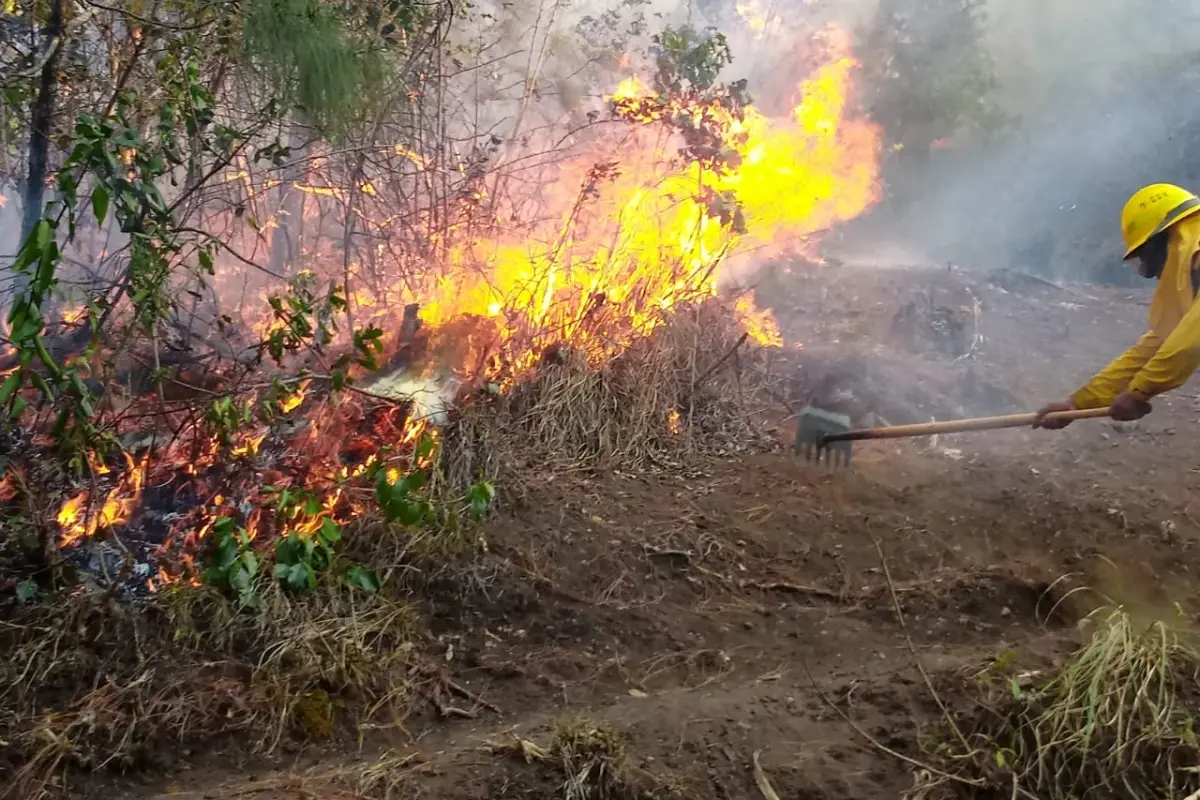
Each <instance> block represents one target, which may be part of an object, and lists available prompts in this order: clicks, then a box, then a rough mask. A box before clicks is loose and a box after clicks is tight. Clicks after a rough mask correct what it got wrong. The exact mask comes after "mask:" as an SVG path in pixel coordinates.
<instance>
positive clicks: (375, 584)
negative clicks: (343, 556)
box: [346, 564, 380, 594]
mask: <svg viewBox="0 0 1200 800" xmlns="http://www.w3.org/2000/svg"><path fill="white" fill-rule="evenodd" d="M346 583H347V584H349V585H350V586H353V587H354V588H356V589H362V590H363V591H364V592H369V593H371V594H374V593H376V592H378V591H379V588H380V583H379V576H378V575H376V574H375V573H374V572H372V571H371V570H369V569H367V568H366V567H363V566H360V565H358V564H355V565H354V566H352V567H350V569H348V570H346Z"/></svg>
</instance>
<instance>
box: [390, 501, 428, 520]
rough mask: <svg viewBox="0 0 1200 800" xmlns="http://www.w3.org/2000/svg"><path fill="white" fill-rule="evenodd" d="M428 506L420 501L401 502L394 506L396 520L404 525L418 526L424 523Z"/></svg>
mask: <svg viewBox="0 0 1200 800" xmlns="http://www.w3.org/2000/svg"><path fill="white" fill-rule="evenodd" d="M428 513H429V505H428V504H427V503H425V502H424V501H421V500H402V501H400V502H399V503H397V504H396V506H395V518H396V520H398V521H400V522H402V523H404V524H405V525H418V524H420V523H421V522H424V521H425V518H426V516H427V515H428Z"/></svg>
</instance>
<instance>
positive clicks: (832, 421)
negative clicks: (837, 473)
mask: <svg viewBox="0 0 1200 800" xmlns="http://www.w3.org/2000/svg"><path fill="white" fill-rule="evenodd" d="M848 430H850V418H849V417H848V416H846V415H845V414H835V413H833V412H832V411H822V410H821V409H819V408H806V409H804V410H803V411H801V412H800V418H799V421H798V422H797V425H796V451H795V452H796V455H797V456H799V457H801V458H804V459H805V460H807V461H816V462H818V463H819V462H821V461H822V460H824V461H825V463H827V464H830V465H831V466H843V467H844V466H848V465H849V464H850V442H830V441H828V437H829V436H832V435H834V434H837V433H845V432H846V431H848Z"/></svg>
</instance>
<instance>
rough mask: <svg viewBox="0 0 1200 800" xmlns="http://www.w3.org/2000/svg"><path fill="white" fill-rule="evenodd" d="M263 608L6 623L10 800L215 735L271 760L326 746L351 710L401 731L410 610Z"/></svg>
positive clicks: (385, 606) (292, 602)
mask: <svg viewBox="0 0 1200 800" xmlns="http://www.w3.org/2000/svg"><path fill="white" fill-rule="evenodd" d="M264 603H265V604H266V605H265V608H263V609H261V610H260V611H259V612H258V613H255V614H240V613H237V612H235V611H234V609H233V608H232V606H230V605H229V604H228V603H226V602H225V601H224V599H222V598H220V597H219V596H217V595H215V594H214V593H211V592H209V591H207V590H202V589H194V588H192V587H177V588H175V589H172V590H171V591H167V592H164V593H163V594H161V595H159V596H157V597H155V598H153V599H152V600H150V601H148V602H147V603H145V604H144V605H142V606H140V607H131V606H122V605H118V604H116V603H113V602H110V601H106V600H103V599H100V598H97V597H95V596H88V595H77V596H73V597H67V598H64V599H62V600H60V601H58V602H56V603H52V604H46V605H42V606H37V607H33V608H30V609H29V610H27V611H25V612H24V613H23V614H22V615H21V616H19V617H17V618H15V619H12V620H10V621H6V622H3V623H0V648H2V649H3V650H4V652H5V653H6V656H7V657H6V658H5V659H4V661H3V662H0V686H2V687H3V688H2V689H0V709H2V711H0V719H2V720H3V723H0V724H2V725H3V728H2V729H0V763H5V764H7V765H8V766H9V767H10V768H11V769H12V771H13V775H14V779H13V780H11V781H8V782H6V784H5V785H4V786H3V787H0V797H4V798H7V797H13V798H18V797H19V798H22V799H23V800H24V799H26V798H28V799H29V800H36V798H39V797H43V796H45V795H46V794H47V793H49V792H51V791H52V790H54V789H56V788H61V785H60V784H61V781H62V780H63V779H64V776H65V774H66V771H67V768H82V769H89V770H95V769H103V768H106V767H113V766H117V767H125V768H128V767H132V766H136V765H139V764H143V763H146V762H152V761H153V759H154V758H155V756H156V750H155V748H156V747H158V746H164V745H165V746H167V747H173V746H178V745H179V744H180V743H183V742H197V741H203V740H204V739H206V738H209V737H212V736H216V735H228V734H239V733H240V734H244V735H246V737H247V742H252V743H253V744H250V745H249V746H250V747H252V748H253V749H256V750H259V751H266V752H269V751H271V750H274V749H275V748H276V747H278V745H279V743H280V741H281V740H282V739H283V737H284V736H285V735H292V736H295V737H296V738H299V739H301V740H304V739H317V740H319V739H322V738H325V737H327V736H328V735H329V734H330V733H331V731H332V728H333V725H334V719H335V712H336V710H337V709H336V707H337V706H338V705H339V704H340V703H341V702H342V700H343V699H344V698H353V699H354V703H353V704H352V706H353V708H355V709H358V710H359V711H360V714H358V715H356V717H357V718H356V719H354V720H353V721H355V722H365V721H366V719H367V717H368V716H369V717H372V718H375V719H376V720H377V721H378V720H379V718H381V717H382V718H385V721H395V720H396V719H398V718H400V717H402V715H403V714H404V713H405V711H406V709H407V708H408V698H407V697H406V691H407V689H408V685H409V677H410V675H411V673H412V669H413V665H412V664H411V663H410V660H411V645H410V644H409V642H410V641H411V636H412V634H413V616H412V614H411V613H410V611H409V610H408V609H407V608H406V607H405V606H403V605H400V604H398V603H396V602H395V601H392V600H388V599H386V598H384V597H380V596H371V595H364V594H362V593H354V592H351V591H349V590H344V589H337V588H330V589H329V590H327V591H323V592H321V593H319V594H316V595H314V596H312V597H311V598H307V599H304V600H297V599H295V598H292V597H290V596H288V595H287V594H285V593H284V592H282V591H279V590H275V589H269V590H267V591H266V592H265V594H264ZM348 705H349V704H348ZM389 714H392V715H396V716H395V717H394V718H389V717H388V715H389Z"/></svg>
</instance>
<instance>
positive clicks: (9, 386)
mask: <svg viewBox="0 0 1200 800" xmlns="http://www.w3.org/2000/svg"><path fill="white" fill-rule="evenodd" d="M23 374H24V371H23V370H17V371H16V372H14V373H13V374H11V375H9V376H8V377H7V378H6V379H5V381H4V383H3V384H2V385H0V406H6V405H8V401H9V400H11V399H12V396H13V393H14V392H16V391H17V389H18V388H19V387H20V385H21V376H22V375H23Z"/></svg>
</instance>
